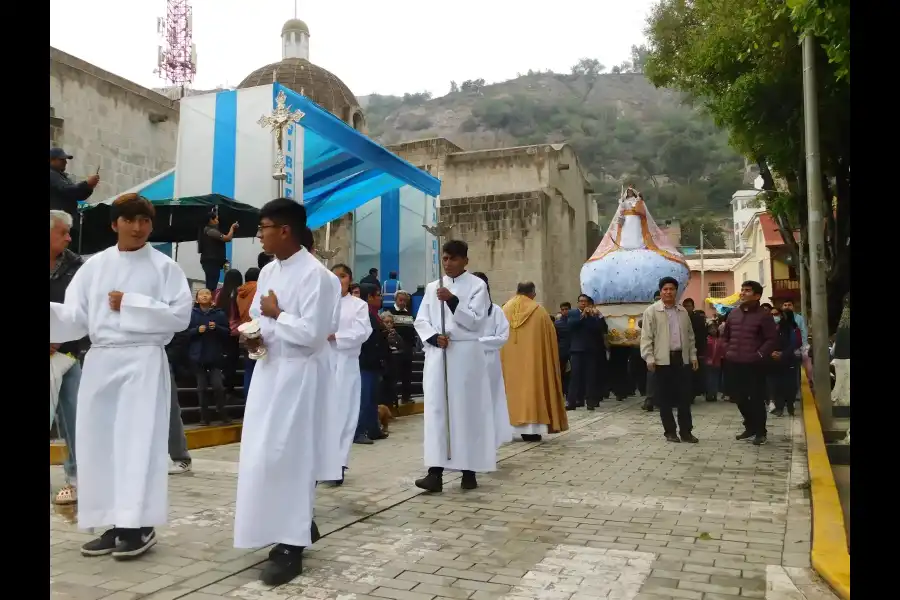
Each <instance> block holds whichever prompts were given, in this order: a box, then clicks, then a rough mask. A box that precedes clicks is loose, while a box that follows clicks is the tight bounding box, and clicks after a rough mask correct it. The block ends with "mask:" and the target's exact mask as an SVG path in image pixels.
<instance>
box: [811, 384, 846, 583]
mask: <svg viewBox="0 0 900 600" xmlns="http://www.w3.org/2000/svg"><path fill="white" fill-rule="evenodd" d="M800 386H801V390H802V395H803V424H804V429H805V430H806V456H807V461H808V464H809V483H810V490H811V494H812V529H813V536H812V552H811V554H810V560H811V562H812V566H813V568H814V569H815V570H816V572H817V573H818V574H819V575H821V576H822V578H823V579H824V580H825V581H827V582H828V584H829V585H830V586H831V587H832V589H834V591H835V592H836V593H837V594H838V596H840V597H841V598H843V599H844V600H850V553H849V551H848V550H847V530H846V529H845V528H844V512H843V510H842V509H841V500H840V497H839V496H838V491H837V486H836V485H835V483H834V472H833V471H832V470H831V461H830V460H829V459H828V451H827V449H826V448H825V438H824V437H823V436H822V424H821V423H820V422H819V412H818V408H817V407H816V401H815V399H814V398H813V393H812V390H811V389H810V388H809V380H808V379H807V377H806V376H805V373H804V376H803V377H801V378H800Z"/></svg>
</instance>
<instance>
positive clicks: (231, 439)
mask: <svg viewBox="0 0 900 600" xmlns="http://www.w3.org/2000/svg"><path fill="white" fill-rule="evenodd" d="M424 410H425V406H424V405H423V404H422V403H421V402H416V403H414V404H401V405H400V407H399V409H398V411H399V413H400V416H401V417H408V416H411V415H420V414H422V412H423V411H424ZM242 428H243V426H242V425H241V424H240V423H237V424H235V425H222V426H217V427H197V428H195V429H187V430H185V432H184V435H185V437H186V438H187V446H188V450H196V449H197V448H209V447H210V446H224V445H226V444H234V443H237V442H240V441H241V430H242ZM66 456H68V452H67V451H66V443H65V442H50V464H51V465H61V464H63V461H65V460H66Z"/></svg>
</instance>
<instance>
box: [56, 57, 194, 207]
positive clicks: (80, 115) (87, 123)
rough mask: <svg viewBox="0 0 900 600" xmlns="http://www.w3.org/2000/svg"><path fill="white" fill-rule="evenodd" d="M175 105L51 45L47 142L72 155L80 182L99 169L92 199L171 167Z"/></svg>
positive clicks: (71, 170)
mask: <svg viewBox="0 0 900 600" xmlns="http://www.w3.org/2000/svg"><path fill="white" fill-rule="evenodd" d="M177 133H178V108H177V104H175V103H173V102H172V101H170V100H169V99H168V98H166V97H165V96H162V95H160V94H158V93H156V92H154V91H152V90H149V89H147V88H144V87H141V86H139V85H137V84H135V83H132V82H130V81H128V80H126V79H123V78H121V77H119V76H117V75H114V74H112V73H109V72H107V71H104V70H103V69H99V68H97V67H95V66H94V65H92V64H90V63H87V62H85V61H83V60H80V59H78V58H75V57H74V56H71V55H69V54H66V53H65V52H60V51H59V50H57V49H55V48H52V47H51V48H50V143H51V145H58V146H62V147H63V148H64V149H65V150H66V151H67V152H69V154H72V155H73V156H74V157H75V158H74V160H72V161H71V162H70V163H69V166H68V169H67V170H68V172H69V173H70V174H71V175H72V176H73V177H74V179H76V180H81V179H84V178H85V177H87V176H88V175H92V174H93V173H95V172H96V170H97V167H98V166H99V167H100V184H99V185H98V186H97V189H96V190H95V191H94V195H93V197H92V200H105V199H106V198H109V197H111V196H114V195H115V194H118V193H120V192H123V191H125V190H127V189H128V188H131V187H133V186H135V185H138V184H139V183H141V182H143V181H146V180H147V179H150V178H151V177H154V176H156V175H159V174H160V173H162V172H163V171H166V170H167V169H171V168H172V167H173V166H175V147H176V141H177Z"/></svg>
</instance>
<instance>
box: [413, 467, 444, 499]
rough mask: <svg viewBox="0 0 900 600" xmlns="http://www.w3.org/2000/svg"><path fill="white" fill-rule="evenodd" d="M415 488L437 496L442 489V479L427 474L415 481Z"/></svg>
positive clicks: (430, 473) (437, 475) (435, 474)
mask: <svg viewBox="0 0 900 600" xmlns="http://www.w3.org/2000/svg"><path fill="white" fill-rule="evenodd" d="M416 487H417V488H419V489H421V490H425V491H426V492H431V493H433V494H437V493H439V492H441V491H442V490H443V489H444V478H443V477H442V476H441V475H439V474H437V473H432V472H429V473H428V475H426V476H425V477H422V478H421V479H416Z"/></svg>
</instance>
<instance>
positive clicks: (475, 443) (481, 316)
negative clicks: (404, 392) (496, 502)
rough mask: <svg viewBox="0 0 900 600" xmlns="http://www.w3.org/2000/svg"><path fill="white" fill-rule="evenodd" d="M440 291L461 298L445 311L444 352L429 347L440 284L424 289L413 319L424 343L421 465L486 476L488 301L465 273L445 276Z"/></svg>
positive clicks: (489, 452)
mask: <svg viewBox="0 0 900 600" xmlns="http://www.w3.org/2000/svg"><path fill="white" fill-rule="evenodd" d="M444 287H446V288H447V289H448V290H449V291H450V293H451V294H453V295H454V296H456V297H457V298H459V304H458V305H457V307H456V311H455V312H451V311H450V307H449V306H443V310H444V315H445V319H446V332H447V337H449V338H450V345H449V346H448V347H447V349H446V350H441V349H440V348H438V347H437V346H434V345H432V344H430V343H428V341H427V340H429V339H430V338H431V337H432V336H435V335H439V334H440V333H441V308H442V303H441V302H440V301H439V300H438V298H437V289H438V282H437V281H433V282H431V283H429V284H428V286H427V287H426V288H425V295H424V297H423V298H422V304H421V305H420V306H419V312H418V314H417V315H416V323H415V326H416V333H418V334H419V337H420V338H421V339H422V341H423V342H424V344H425V367H424V373H423V374H422V386H423V389H424V392H425V466H426V467H444V468H447V469H456V470H466V471H480V472H489V471H494V470H496V468H497V445H496V443H495V442H496V437H495V436H496V434H495V431H494V407H493V404H492V401H491V388H490V383H489V381H488V372H487V365H486V362H485V360H484V351H483V349H482V347H481V344H480V342H479V340H478V338H479V337H480V336H481V332H482V331H483V330H484V324H485V319H487V312H488V307H489V306H490V303H491V301H490V297H489V295H488V291H487V287H486V286H485V284H484V281H482V280H481V279H479V278H478V277H475V276H474V275H472V274H470V273H468V272H466V273H463V274H462V275H460V276H459V277H457V278H455V279H454V278H451V277H447V276H445V277H444ZM444 352H446V353H447V374H448V375H447V380H448V382H449V386H448V391H449V400H450V440H451V459H450V460H448V459H447V415H446V409H445V396H444V367H443V358H442V354H443V353H444Z"/></svg>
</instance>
